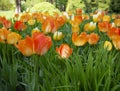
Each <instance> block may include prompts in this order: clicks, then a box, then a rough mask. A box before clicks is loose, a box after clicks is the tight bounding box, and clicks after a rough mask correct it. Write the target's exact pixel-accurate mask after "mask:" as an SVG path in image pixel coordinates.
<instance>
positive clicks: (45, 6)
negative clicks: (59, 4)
mask: <svg viewBox="0 0 120 91" xmlns="http://www.w3.org/2000/svg"><path fill="white" fill-rule="evenodd" d="M30 11H31V12H48V13H49V14H53V12H58V13H60V11H59V9H57V8H56V7H55V6H54V5H52V4H50V3H49V2H41V3H38V4H36V5H34V6H33V7H32V8H31V9H30Z"/></svg>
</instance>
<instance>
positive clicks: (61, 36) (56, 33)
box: [53, 31, 64, 40]
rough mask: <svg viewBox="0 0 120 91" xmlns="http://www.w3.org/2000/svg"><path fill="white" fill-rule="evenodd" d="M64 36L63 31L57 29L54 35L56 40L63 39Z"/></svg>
mask: <svg viewBox="0 0 120 91" xmlns="http://www.w3.org/2000/svg"><path fill="white" fill-rule="evenodd" d="M63 37H64V35H63V33H62V32H59V31H56V32H55V33H54V35H53V39H54V40H61V39H62V38H63Z"/></svg>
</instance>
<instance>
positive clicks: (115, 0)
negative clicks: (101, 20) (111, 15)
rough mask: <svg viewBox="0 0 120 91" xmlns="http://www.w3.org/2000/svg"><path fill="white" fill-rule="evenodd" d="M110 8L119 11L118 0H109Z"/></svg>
mask: <svg viewBox="0 0 120 91" xmlns="http://www.w3.org/2000/svg"><path fill="white" fill-rule="evenodd" d="M110 9H111V10H112V11H113V12H115V13H120V0H111V2H110Z"/></svg>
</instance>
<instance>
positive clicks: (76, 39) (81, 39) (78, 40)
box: [72, 32, 88, 46]
mask: <svg viewBox="0 0 120 91" xmlns="http://www.w3.org/2000/svg"><path fill="white" fill-rule="evenodd" d="M87 40H88V37H87V34H86V32H82V33H81V34H80V35H79V36H78V34H77V33H73V34H72V42H73V44H74V45H76V46H83V45H85V44H86V43H87Z"/></svg>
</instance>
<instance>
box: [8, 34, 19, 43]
mask: <svg viewBox="0 0 120 91" xmlns="http://www.w3.org/2000/svg"><path fill="white" fill-rule="evenodd" d="M20 39H21V36H20V35H19V34H18V33H16V32H11V33H9V34H8V36H7V43H8V44H15V43H17V42H18V41H19V40H20Z"/></svg>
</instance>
